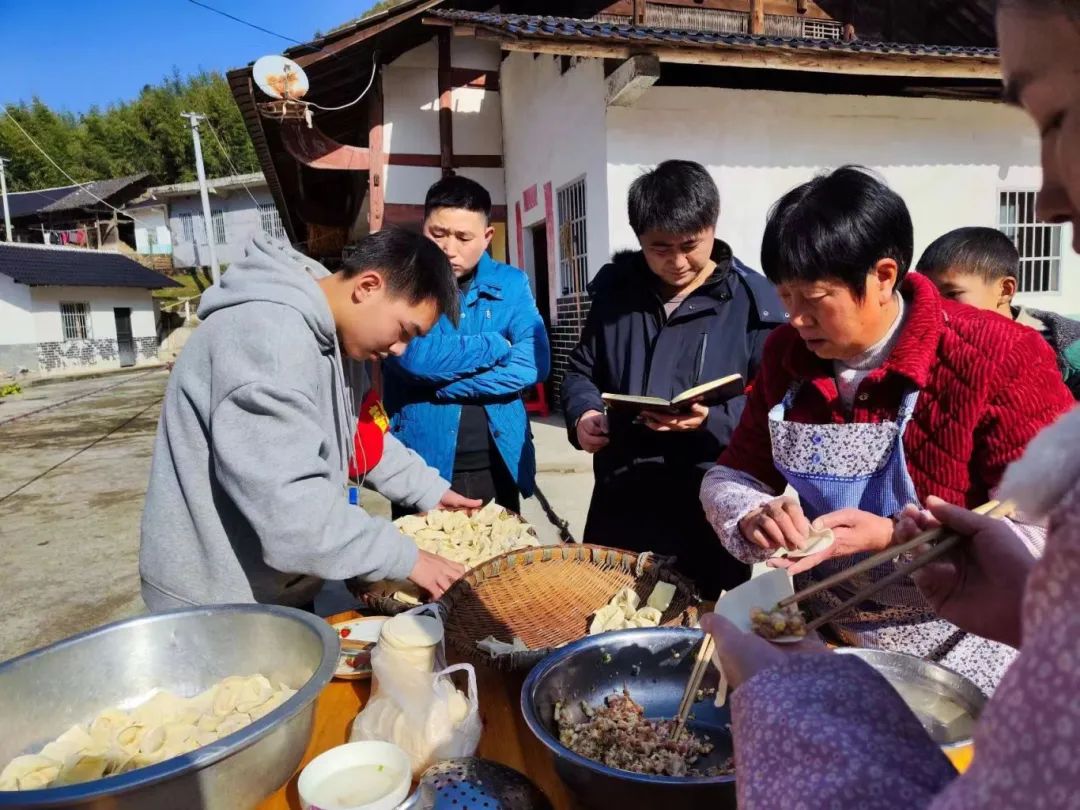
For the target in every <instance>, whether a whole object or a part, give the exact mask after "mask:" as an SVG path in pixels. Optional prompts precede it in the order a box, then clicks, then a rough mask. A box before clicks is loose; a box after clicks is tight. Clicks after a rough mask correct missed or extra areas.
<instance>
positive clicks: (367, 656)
mask: <svg viewBox="0 0 1080 810" xmlns="http://www.w3.org/2000/svg"><path fill="white" fill-rule="evenodd" d="M385 623H386V617H385V616H363V617H361V618H359V619H349V621H347V622H338V623H337V624H334V625H332V626H333V628H334V630H335V631H337V634H338V635H339V636H341V634H342V631H343V630H345V631H348V635H347V636H341V637H342V638H348V639H349V641H362V642H366V643H368V644H370V645H371V647H369V648H368V649H367V650H361V651H359V652H357V651H355V650H342V651H341V653H340V654H339V655H338V665H337V669H335V670H334V677H335V678H340V679H341V680H345V681H361V680H365V679H367V678H370V677H371V650H372V649H373V648H374V647H375V642H377V641H378V640H379V634H380V633H381V632H382V626H383V625H384V624H385Z"/></svg>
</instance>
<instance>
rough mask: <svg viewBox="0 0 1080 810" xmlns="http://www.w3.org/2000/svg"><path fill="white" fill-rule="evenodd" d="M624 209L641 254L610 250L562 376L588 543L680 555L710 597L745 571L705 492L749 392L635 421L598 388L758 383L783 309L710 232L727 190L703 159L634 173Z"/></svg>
mask: <svg viewBox="0 0 1080 810" xmlns="http://www.w3.org/2000/svg"><path fill="white" fill-rule="evenodd" d="M628 208H629V216H630V225H631V226H632V227H633V229H634V233H635V234H636V235H637V238H638V241H639V243H640V245H641V250H640V251H635V252H627V253H622V254H619V255H617V256H615V258H614V260H613V261H612V263H611V264H609V265H607V266H605V267H603V268H601V270H600V272H599V273H598V274H597V275H596V278H595V279H594V280H593V282H592V283H591V284H590V285H589V292H590V294H591V296H592V306H591V309H590V311H589V316H588V319H587V320H586V323H585V328H584V330H583V333H582V336H581V341H580V343H579V344H578V346H577V347H576V348H575V349H574V351H573V352H572V353H571V355H570V360H569V367H568V369H567V373H566V377H565V378H564V380H563V384H562V404H563V410H564V412H565V416H566V426H567V429H568V431H569V435H570V441H571V442H573V443H574V445H575V446H576V447H579V448H581V449H583V450H586V451H587V452H589V453H593V454H595V457H594V460H593V470H594V473H595V477H596V484H595V488H594V490H593V497H592V503H591V504H590V507H589V516H588V520H587V523H586V527H585V540H586V541H587V542H589V543H598V544H602V545H611V546H616V547H618V548H625V549H630V550H633V551H653V552H656V553H657V554H661V555H666V556H676V557H678V559H679V566H678V567H679V569H680V570H682V571H683V573H685V574H686V575H688V576H689V577H691V578H692V579H694V580H695V581H696V582H697V583H698V584H699V586H700V587H701V588H702V589H703V595H705V596H707V597H709V598H716V597H717V596H719V594H720V590H721V589H722V588H731V587H733V586H735V585H738V584H739V583H740V582H743V581H745V580H746V578H747V577H748V576H749V568H748V567H747V566H745V565H744V564H742V563H740V562H739V561H738V560H736V559H735V558H733V557H732V556H731V555H729V554H728V553H727V552H726V551H725V550H724V548H723V547H722V546H721V545H720V541H719V540H718V539H717V537H716V534H715V532H714V531H713V530H712V527H711V526H710V525H709V523H708V521H707V520H706V519H705V515H704V512H703V510H702V507H701V503H700V501H699V499H698V491H699V489H700V487H701V480H702V478H703V477H704V475H705V472H706V471H707V470H708V469H709V468H710V467H712V466H713V465H714V464H715V463H716V459H717V458H718V457H719V455H720V452H721V451H722V450H723V449H724V447H726V446H727V444H728V441H729V439H730V438H731V434H732V433H733V432H734V430H735V427H736V426H737V425H738V423H739V417H740V415H741V414H742V409H743V405H744V403H745V397H739V398H738V399H735V400H732V401H730V402H727V403H725V404H723V405H718V406H715V407H712V408H706V407H705V406H704V405H695V406H693V410H692V411H691V412H689V413H686V414H683V415H679V416H669V415H666V414H663V413H659V412H649V411H646V412H644V413H643V414H642V416H641V417H640V418H639V419H635V418H634V417H633V416H627V415H626V414H625V413H624V412H620V413H616V412H612V413H605V409H604V403H603V400H602V399H601V394H604V393H612V394H632V395H643V396H655V397H662V398H664V399H671V398H673V397H675V396H678V395H679V394H680V393H682V392H683V391H686V390H688V389H690V388H693V387H694V386H696V385H699V384H702V383H706V382H710V381H712V380H716V379H719V378H721V377H725V376H727V375H729V374H741V375H742V376H743V377H744V378H745V379H746V381H747V382H750V381H752V380H753V378H754V375H755V374H756V373H757V369H758V365H759V364H760V361H761V352H762V348H763V347H764V345H765V338H766V337H767V336H768V334H769V332H770V331H772V329H774V328H775V327H777V326H779V325H780V324H781V323H783V322H784V319H785V317H786V316H785V314H784V308H783V305H782V304H781V303H780V299H779V297H778V296H777V294H776V292H775V290H774V289H773V286H772V285H771V284H770V283H769V281H768V280H767V279H766V278H765V277H764V276H762V275H759V274H758V273H756V272H754V271H752V270H750V269H749V268H748V267H746V266H745V265H744V264H743V263H742V262H740V261H739V260H738V259H737V258H735V257H734V256H733V255H732V252H731V248H730V247H728V245H727V244H725V243H724V242H722V241H720V240H718V239H716V221H717V218H718V217H719V215H720V192H719V190H718V189H717V187H716V183H715V182H713V179H712V178H711V177H710V176H709V173H708V172H707V171H706V170H705V168H704V167H703V166H700V165H699V164H697V163H691V162H688V161H675V160H672V161H668V162H666V163H662V164H660V165H659V166H658V167H657V168H656V169H654V170H653V171H651V172H649V173H647V174H645V175H643V176H642V177H639V178H638V179H637V180H635V181H634V183H633V185H632V186H631V187H630V195H629V205H628Z"/></svg>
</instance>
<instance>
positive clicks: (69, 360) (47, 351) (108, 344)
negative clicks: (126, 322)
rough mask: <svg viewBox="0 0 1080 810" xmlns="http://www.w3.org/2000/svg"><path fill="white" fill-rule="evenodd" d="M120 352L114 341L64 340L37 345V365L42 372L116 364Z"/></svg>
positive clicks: (108, 339)
mask: <svg viewBox="0 0 1080 810" xmlns="http://www.w3.org/2000/svg"><path fill="white" fill-rule="evenodd" d="M119 358H120V350H119V347H118V346H117V345H116V340H114V339H111V338H106V339H102V340H64V341H49V342H46V343H39V344H38V365H39V366H40V367H41V370H42V371H45V372H48V371H57V370H58V369H63V368H90V367H93V366H96V365H99V364H101V363H111V362H116V361H118V360H119Z"/></svg>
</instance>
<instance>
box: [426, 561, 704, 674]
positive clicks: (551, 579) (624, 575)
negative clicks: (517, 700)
mask: <svg viewBox="0 0 1080 810" xmlns="http://www.w3.org/2000/svg"><path fill="white" fill-rule="evenodd" d="M661 581H663V582H670V583H671V584H673V585H675V587H676V593H675V597H674V599H673V600H672V602H671V606H670V607H669V608H668V610H667V612H665V614H664V617H663V620H662V624H663V625H664V626H665V627H672V626H673V627H678V626H692V625H693V624H695V623H696V622H697V618H698V610H697V605H698V603H699V600H698V598H697V596H696V594H695V591H694V586H693V585H692V584H691V583H690V582H689V580H687V579H685V578H683V577H682V576H681V575H680V574H678V573H676V572H675V571H674V570H672V569H671V568H670V567H669V566H668V563H667V561H666V560H663V559H658V558H655V557H653V556H652V555H641V554H635V553H631V552H627V551H621V550H619V549H614V548H606V547H604V546H591V545H577V544H567V545H561V546H545V547H542V548H530V549H524V550H522V551H511V552H509V553H507V554H503V555H502V556H500V557H496V558H494V559H492V560H489V561H488V562H486V563H484V564H483V565H480V566H478V567H476V568H474V569H473V570H472V571H470V572H469V573H467V574H466V575H465V576H464V577H462V578H461V579H459V580H458V581H457V582H456V583H454V584H453V585H452V586H451V587H450V589H449V590H448V591H447V592H446V594H444V596H443V598H442V599H441V600H439V604H440V605H441V606H442V609H443V613H444V616H445V617H446V640H447V643H448V644H449V646H450V647H451V648H452V649H453V651H454V652H455V653H456V654H457V656H458V657H461V658H463V659H465V660H467V661H471V662H473V663H476V664H485V665H488V666H494V667H496V668H498V669H502V670H508V671H509V670H520V669H529V668H531V667H532V666H533V665H535V664H536V663H538V662H539V661H540V660H541V659H543V658H544V657H545V656H546V655H548V653H550V652H551V651H552V650H553V649H555V648H557V647H561V646H563V645H565V644H568V643H570V642H572V641H577V640H578V639H580V638H584V637H585V636H586V635H588V632H589V622H590V617H591V616H592V615H593V614H594V613H596V611H597V610H599V609H600V608H602V607H603V606H604V605H606V604H607V603H608V602H610V601H611V599H612V597H613V596H615V595H616V594H617V593H618V592H619V591H621V590H622V589H623V588H627V587H632V588H634V590H635V591H637V593H638V596H640V597H641V601H642V603H643V604H644V602H645V600H646V599H647V598H648V597H649V594H650V593H651V592H652V589H653V587H654V586H655V585H656V583H657V582H661ZM488 636H494V637H495V638H497V639H499V640H500V641H506V642H510V641H511V640H512V639H513V638H514V637H517V638H520V639H521V640H522V641H523V642H525V644H526V645H528V647H529V650H528V651H527V652H515V653H509V654H507V655H500V656H497V657H492V656H491V655H489V654H488V653H486V652H483V651H481V650H479V649H478V648H477V646H476V643H477V642H478V641H480V640H482V639H485V638H487V637H488Z"/></svg>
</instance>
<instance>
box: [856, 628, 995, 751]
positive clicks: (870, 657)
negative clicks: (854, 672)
mask: <svg viewBox="0 0 1080 810" xmlns="http://www.w3.org/2000/svg"><path fill="white" fill-rule="evenodd" d="M836 652H837V653H839V654H841V655H853V656H855V657H856V658H860V659H862V660H863V661H865V662H866V663H867V664H869V665H870V666H872V667H873V668H874V669H876V670H877V671H878V672H879V673H881V675H882V676H884V678H885V680H887V681H888V682H889V683H890V684H891V685H892V687H893V688H894V689H895V690H896V691H897V692H899V693H900V697H902V698H903V699H904V701H905V702H906V703H907V704H908V707H909V708H910V709H911V711H912V712H913V713H914V714H915V716H916V717H918V718H919V721H920V722H921V723H922V724H923V728H925V729H926V733H927V734H929V735H930V737H931V738H932V739H933V740H934V742H936V743H937V744H938V745H940V746H941V747H942V748H953V747H959V746H964V745H968V744H969V743H970V742H971V735H972V733H973V732H974V730H975V724H976V723H977V722H978V720H979V715H980V714H982V710H983V707H984V706H985V705H986V700H987V698H986V695H984V694H983V693H982V691H981V690H980V689H979V687H977V686H976V685H975V684H973V683H972V682H971V681H969V680H968V679H967V678H965V677H964V676H963V675H960V674H958V673H956V672H953V671H952V670H951V669H947V668H945V667H943V666H942V665H941V664H935V663H933V662H932V661H925V660H923V659H922V658H917V657H915V656H914V655H905V654H904V653H899V652H889V651H888V650H868V649H860V648H857V647H841V648H840V649H838V650H837V651H836ZM938 701H947V704H946V705H947V706H948V708H949V709H953V707H955V709H954V712H955V711H962V712H963V714H962V715H960V716H957V717H955V718H953V719H951V720H950V721H949V722H943V721H942V715H941V712H940V708H941V707H940V704H939V707H938V709H939V710H935V707H934V706H933V705H931V704H933V703H936V702H938Z"/></svg>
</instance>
